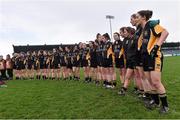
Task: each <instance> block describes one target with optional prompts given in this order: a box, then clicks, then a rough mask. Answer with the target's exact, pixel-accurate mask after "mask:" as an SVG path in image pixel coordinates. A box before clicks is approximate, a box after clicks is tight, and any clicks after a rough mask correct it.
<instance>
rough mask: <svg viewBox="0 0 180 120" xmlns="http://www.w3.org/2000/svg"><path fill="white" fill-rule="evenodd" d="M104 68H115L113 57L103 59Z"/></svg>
mask: <svg viewBox="0 0 180 120" xmlns="http://www.w3.org/2000/svg"><path fill="white" fill-rule="evenodd" d="M103 67H105V68H107V67H113V61H112V57H110V58H104V59H103Z"/></svg>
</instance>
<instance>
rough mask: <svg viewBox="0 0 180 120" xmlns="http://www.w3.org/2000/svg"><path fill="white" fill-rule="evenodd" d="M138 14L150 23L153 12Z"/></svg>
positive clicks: (140, 12)
mask: <svg viewBox="0 0 180 120" xmlns="http://www.w3.org/2000/svg"><path fill="white" fill-rule="evenodd" d="M138 14H139V15H140V16H142V17H146V21H148V20H149V19H150V18H151V17H152V15H153V11H151V10H141V11H139V12H138Z"/></svg>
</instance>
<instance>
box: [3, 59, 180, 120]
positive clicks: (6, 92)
mask: <svg viewBox="0 0 180 120" xmlns="http://www.w3.org/2000/svg"><path fill="white" fill-rule="evenodd" d="M81 75H82V78H83V74H82V73H81ZM162 81H163V83H164V85H165V87H166V89H167V95H168V100H169V106H170V112H169V113H168V114H167V115H160V114H159V113H158V109H157V110H152V111H150V110H147V109H146V108H145V107H144V105H143V103H142V102H141V101H140V100H139V99H138V98H137V97H136V96H135V95H133V94H132V93H131V91H132V86H131V87H130V89H129V90H128V94H127V96H125V97H123V96H118V95H117V91H118V89H119V86H120V85H119V84H118V87H117V88H115V89H114V90H110V89H105V88H103V87H102V86H99V87H97V86H95V84H92V83H89V84H88V83H84V82H83V79H81V81H72V80H71V81H70V80H66V81H63V80H12V81H8V82H7V85H8V87H7V88H0V118H1V119H4V118H16V119H20V118H23V119H26V118H28V119H33V118H34V119H35V118H36V119H38V118H41V119H46V118H52V119H53V118H55V119H58V118H64V119H65V118H77V119H84V118H102V119H103V118H107V119H108V118H111V119H116V118H127V119H131V118H132V119H133V118H154V119H156V118H157V119H160V118H168V119H171V118H180V95H179V91H180V57H165V59H164V69H163V73H162Z"/></svg>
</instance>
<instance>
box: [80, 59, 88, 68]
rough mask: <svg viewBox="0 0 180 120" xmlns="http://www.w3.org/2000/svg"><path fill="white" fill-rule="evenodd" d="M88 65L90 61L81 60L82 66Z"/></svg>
mask: <svg viewBox="0 0 180 120" xmlns="http://www.w3.org/2000/svg"><path fill="white" fill-rule="evenodd" d="M87 66H88V61H87V60H86V59H82V60H81V67H87Z"/></svg>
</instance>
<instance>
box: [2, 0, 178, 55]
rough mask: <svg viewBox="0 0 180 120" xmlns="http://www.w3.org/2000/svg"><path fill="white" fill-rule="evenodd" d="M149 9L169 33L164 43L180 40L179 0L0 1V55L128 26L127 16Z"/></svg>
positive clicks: (77, 39)
mask: <svg viewBox="0 0 180 120" xmlns="http://www.w3.org/2000/svg"><path fill="white" fill-rule="evenodd" d="M139 10H152V11H153V17H152V19H154V20H157V19H160V24H161V25H162V26H163V27H164V28H166V29H167V30H168V32H169V33H170V34H169V36H168V38H167V40H166V41H167V42H178V41H180V1H179V0H0V55H4V56H5V55H6V54H12V53H13V47H12V45H27V44H29V45H44V44H61V43H62V44H71V43H78V42H86V41H90V40H94V39H95V37H96V34H97V33H101V34H103V33H106V32H108V33H110V27H109V21H108V20H107V19H106V15H113V16H114V17H115V18H114V19H113V20H112V31H113V32H119V28H121V27H123V26H131V24H130V16H131V15H132V14H133V13H136V12H138V11H139Z"/></svg>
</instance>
